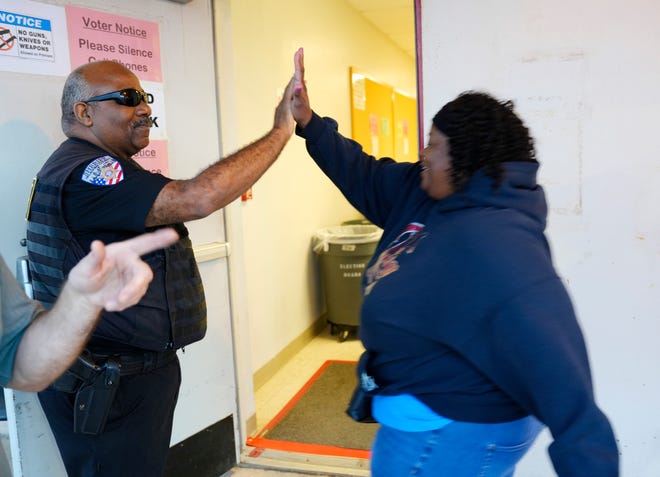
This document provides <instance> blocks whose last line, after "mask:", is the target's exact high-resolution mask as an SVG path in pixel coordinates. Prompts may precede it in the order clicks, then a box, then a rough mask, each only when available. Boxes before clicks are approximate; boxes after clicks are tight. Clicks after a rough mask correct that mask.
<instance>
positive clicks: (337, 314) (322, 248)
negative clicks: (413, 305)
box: [313, 225, 383, 341]
mask: <svg viewBox="0 0 660 477" xmlns="http://www.w3.org/2000/svg"><path fill="white" fill-rule="evenodd" d="M382 233H383V231H382V230H381V229H379V228H378V227H376V226H375V225H338V226H334V227H328V228H325V229H321V230H319V231H317V232H316V235H315V236H314V241H313V249H314V252H315V253H316V254H317V255H318V256H319V270H320V275H321V286H322V288H323V295H324V297H325V302H326V306H327V312H328V314H327V319H328V322H329V323H330V326H331V331H332V333H333V334H336V333H339V340H340V341H344V340H345V339H346V338H347V337H348V336H349V334H350V333H351V332H352V331H354V330H356V329H357V327H358V325H359V323H360V306H361V305H362V288H361V283H362V276H363V274H364V270H365V268H366V265H367V263H368V262H369V260H370V259H371V257H372V255H373V254H374V252H375V250H376V245H377V244H378V241H379V240H380V237H381V235H382Z"/></svg>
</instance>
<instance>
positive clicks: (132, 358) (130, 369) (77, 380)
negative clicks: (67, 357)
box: [51, 350, 176, 393]
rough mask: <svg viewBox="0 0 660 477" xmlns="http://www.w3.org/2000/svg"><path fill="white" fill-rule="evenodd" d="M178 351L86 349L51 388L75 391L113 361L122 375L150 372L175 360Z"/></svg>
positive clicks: (69, 391) (67, 391)
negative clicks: (107, 351) (112, 352)
mask: <svg viewBox="0 0 660 477" xmlns="http://www.w3.org/2000/svg"><path fill="white" fill-rule="evenodd" d="M175 358H176V351H174V350H167V351H144V352H143V353H130V354H109V353H92V352H90V351H88V350H85V351H84V352H83V354H81V355H80V356H78V359H76V361H75V362H74V363H73V365H71V367H70V368H69V369H68V370H67V371H66V372H65V373H64V374H63V375H62V376H60V377H59V378H58V379H57V380H56V381H55V382H54V383H53V384H52V385H51V388H53V389H55V390H57V391H62V392H66V393H75V392H76V391H78V389H79V388H80V386H81V385H82V384H84V383H86V382H91V381H93V380H94V379H96V377H97V376H98V375H99V374H101V373H103V372H104V370H105V369H106V368H108V366H109V363H110V362H112V363H113V364H114V363H116V365H117V366H118V368H119V375H120V376H130V375H133V374H141V373H148V372H149V371H152V370H154V369H157V368H160V367H161V366H165V365H166V364H168V363H170V362H172V361H174V359H175Z"/></svg>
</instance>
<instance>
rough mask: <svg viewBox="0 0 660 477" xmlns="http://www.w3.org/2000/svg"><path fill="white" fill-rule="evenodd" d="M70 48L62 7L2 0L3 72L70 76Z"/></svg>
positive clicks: (0, 67) (0, 51)
mask: <svg viewBox="0 0 660 477" xmlns="http://www.w3.org/2000/svg"><path fill="white" fill-rule="evenodd" d="M68 49H69V43H68V39H67V35H66V21H65V19H64V9H63V8H62V7H56V6H53V5H45V4H43V3H36V2H30V1H26V0H13V1H11V2H9V1H6V0H0V71H14V72H17V73H32V74H46V75H67V74H68V73H69V69H70V67H69V54H68Z"/></svg>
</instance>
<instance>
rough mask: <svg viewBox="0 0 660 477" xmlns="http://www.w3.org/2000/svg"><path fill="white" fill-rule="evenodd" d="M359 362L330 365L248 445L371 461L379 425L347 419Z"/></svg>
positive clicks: (312, 379) (332, 362)
mask: <svg viewBox="0 0 660 477" xmlns="http://www.w3.org/2000/svg"><path fill="white" fill-rule="evenodd" d="M355 366H356V363H355V362H354V361H336V360H329V361H326V362H325V363H324V364H323V365H322V366H321V367H320V368H319V370H318V371H317V372H316V373H314V375H313V376H312V377H311V378H310V379H309V381H307V383H306V384H305V385H304V386H303V387H302V388H301V389H300V391H298V393H296V395H295V396H294V397H293V398H292V399H291V400H290V401H289V402H288V403H287V405H286V406H284V409H282V410H281V411H280V412H279V413H278V414H277V416H275V417H274V418H273V419H272V420H271V421H270V422H269V423H268V424H267V425H266V427H265V428H264V429H263V430H261V431H260V432H259V433H258V434H257V435H256V436H254V437H249V438H248V439H247V445H249V446H253V447H261V448H266V449H277V450H283V451H288V452H303V453H308V454H321V455H331V456H342V457H357V458H363V459H368V458H369V449H370V448H371V444H372V442H373V439H374V436H375V434H376V431H377V430H378V424H363V423H358V422H355V421H353V420H352V419H351V418H350V417H348V416H347V415H346V407H347V406H348V402H349V400H350V398H351V395H352V393H353V390H354V389H355V386H356V384H357V377H356V375H355Z"/></svg>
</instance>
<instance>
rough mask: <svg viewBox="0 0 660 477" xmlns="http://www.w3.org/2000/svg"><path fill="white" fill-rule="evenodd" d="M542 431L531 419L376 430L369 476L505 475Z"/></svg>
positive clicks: (536, 421) (538, 423)
mask: <svg viewBox="0 0 660 477" xmlns="http://www.w3.org/2000/svg"><path fill="white" fill-rule="evenodd" d="M542 429H543V425H542V424H541V423H540V422H539V421H538V420H536V419H535V418H534V417H531V416H528V417H525V418H522V419H518V420H516V421H511V422H505V423H501V424H500V423H498V424H479V423H473V422H460V421H454V422H452V423H451V424H448V425H447V426H445V427H443V428H442V429H435V430H432V431H424V432H404V431H399V430H396V429H393V428H391V427H387V426H381V427H380V429H379V430H378V433H377V434H376V439H375V441H374V445H373V448H372V454H371V475H372V476H373V477H404V476H413V475H414V476H415V477H431V476H433V477H511V476H513V471H514V469H515V466H516V464H517V463H518V461H519V460H520V459H521V458H522V456H523V455H525V453H526V452H527V450H528V449H529V448H530V447H531V445H532V444H533V443H534V440H535V439H536V436H538V434H539V432H541V430H542Z"/></svg>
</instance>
